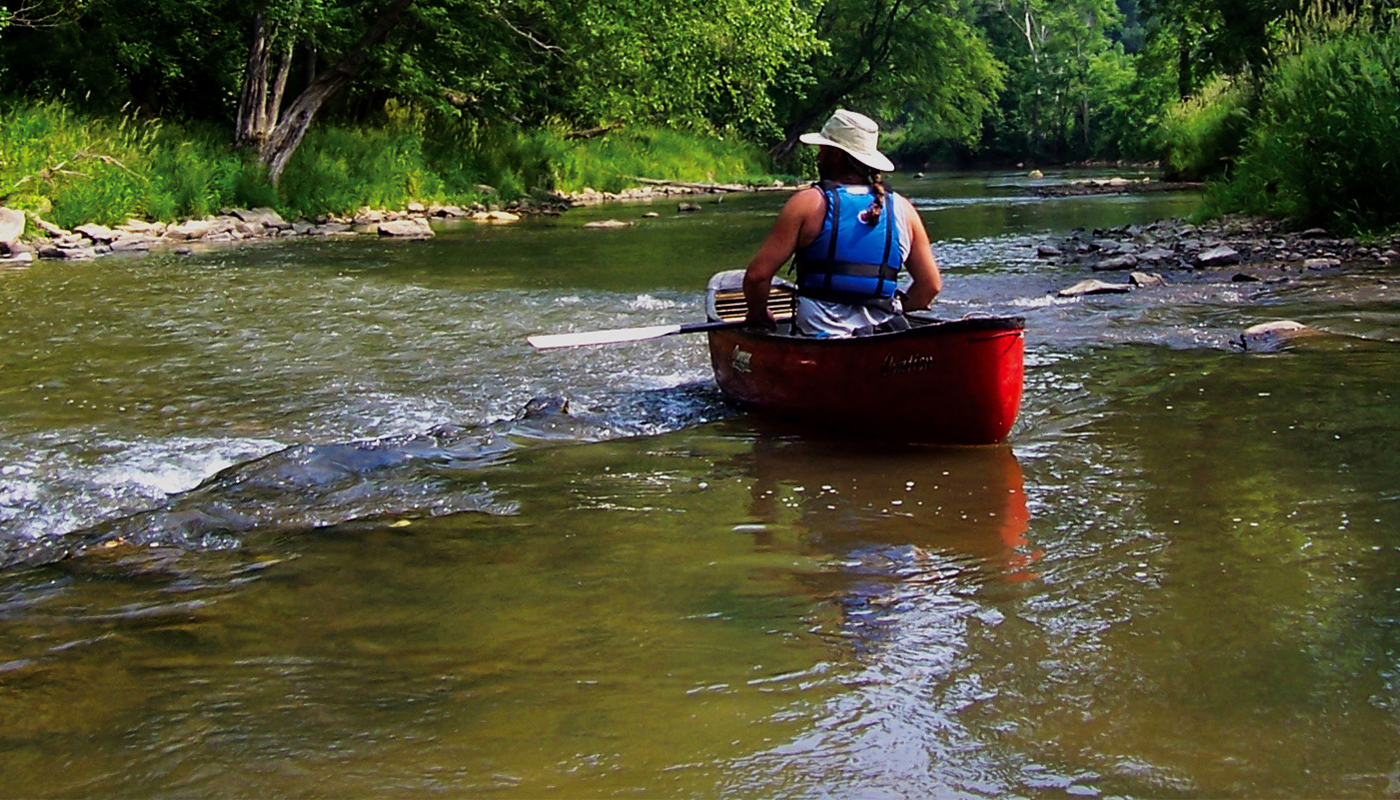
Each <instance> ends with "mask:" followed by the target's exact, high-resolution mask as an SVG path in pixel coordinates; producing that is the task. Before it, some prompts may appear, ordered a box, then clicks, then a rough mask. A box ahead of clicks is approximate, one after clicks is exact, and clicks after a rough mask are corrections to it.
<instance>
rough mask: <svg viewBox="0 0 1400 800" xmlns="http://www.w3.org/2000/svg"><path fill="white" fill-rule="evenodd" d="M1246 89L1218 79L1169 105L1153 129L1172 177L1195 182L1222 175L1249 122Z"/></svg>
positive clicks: (1249, 99)
mask: <svg viewBox="0 0 1400 800" xmlns="http://www.w3.org/2000/svg"><path fill="white" fill-rule="evenodd" d="M1250 102H1251V89H1250V87H1249V85H1247V84H1245V83H1243V82H1241V81H1238V80H1232V79H1230V78H1226V77H1218V78H1216V79H1215V80H1214V81H1212V82H1211V83H1210V84H1208V85H1207V86H1206V87H1205V88H1204V89H1202V90H1201V91H1200V92H1198V93H1197V94H1196V95H1194V96H1192V97H1188V98H1186V99H1185V100H1182V101H1180V102H1178V103H1175V104H1173V105H1172V106H1171V107H1170V108H1169V109H1168V110H1167V112H1166V114H1165V115H1164V117H1163V119H1162V122H1161V124H1160V125H1159V127H1158V129H1157V139H1158V142H1159V143H1160V144H1161V147H1162V150H1163V154H1164V155H1165V156H1166V160H1167V163H1168V164H1169V165H1170V166H1171V170H1172V173H1173V175H1174V176H1175V177H1180V178H1183V179H1185V180H1193V181H1199V180H1202V179H1204V178H1207V177H1213V176H1216V175H1221V174H1224V173H1226V172H1227V171H1228V169H1229V167H1230V165H1231V164H1233V163H1234V160H1235V157H1236V156H1237V155H1238V154H1239V150H1240V143H1241V142H1242V141H1243V140H1244V136H1245V131H1246V129H1247V127H1248V125H1249V121H1250V114H1249V110H1250Z"/></svg>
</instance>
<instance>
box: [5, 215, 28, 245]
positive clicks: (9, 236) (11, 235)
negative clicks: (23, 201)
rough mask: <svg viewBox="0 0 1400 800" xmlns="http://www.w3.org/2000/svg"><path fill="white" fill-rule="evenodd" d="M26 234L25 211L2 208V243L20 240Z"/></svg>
mask: <svg viewBox="0 0 1400 800" xmlns="http://www.w3.org/2000/svg"><path fill="white" fill-rule="evenodd" d="M22 235H24V212H23V211H16V210H14V209H13V208H0V244H11V243H13V242H18V241H19V237H20V236H22Z"/></svg>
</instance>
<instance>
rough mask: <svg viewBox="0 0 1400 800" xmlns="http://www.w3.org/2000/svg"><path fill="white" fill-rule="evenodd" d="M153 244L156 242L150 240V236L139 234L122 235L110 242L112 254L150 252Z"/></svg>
mask: <svg viewBox="0 0 1400 800" xmlns="http://www.w3.org/2000/svg"><path fill="white" fill-rule="evenodd" d="M155 242H156V240H155V239H153V238H151V237H150V236H142V235H141V234H124V235H122V236H118V237H117V238H115V239H113V240H112V252H114V253H130V252H137V251H141V250H150V249H151V246H152V245H154V244H155Z"/></svg>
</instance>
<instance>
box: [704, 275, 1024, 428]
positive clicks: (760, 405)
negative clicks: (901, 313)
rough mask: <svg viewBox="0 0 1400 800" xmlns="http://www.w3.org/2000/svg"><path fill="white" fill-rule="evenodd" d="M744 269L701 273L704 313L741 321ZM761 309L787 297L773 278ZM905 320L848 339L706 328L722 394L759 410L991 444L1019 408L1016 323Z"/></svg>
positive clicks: (1019, 323)
mask: <svg viewBox="0 0 1400 800" xmlns="http://www.w3.org/2000/svg"><path fill="white" fill-rule="evenodd" d="M742 282H743V272H742V271H739V270H731V271H728V272H721V273H719V274H717V275H715V276H714V277H713V278H711V279H710V285H709V288H708V290H707V291H706V309H707V312H708V314H709V318H710V319H712V320H731V319H742V318H743V316H744V306H743V283H742ZM770 300H771V302H770V306H777V308H775V314H774V316H776V317H778V318H779V319H783V318H784V316H790V315H791V312H790V310H788V312H787V314H786V315H782V314H779V313H777V311H778V310H779V309H780V308H782V307H783V306H786V307H787V309H790V307H791V303H792V294H791V284H789V283H787V282H785V281H775V283H774V293H773V297H772V298H771V299H770ZM909 321H910V322H911V323H912V325H913V327H912V328H911V329H910V330H907V331H901V332H897V333H880V334H875V335H872V336H861V337H856V338H851V339H813V338H807V337H796V336H792V335H790V334H789V333H788V332H787V329H788V326H787V325H780V326H779V328H778V330H777V331H776V332H768V331H757V330H752V329H726V330H715V331H710V332H709V337H710V360H711V362H712V363H713V365H714V369H715V380H716V381H717V382H718V383H719V387H720V389H721V390H722V391H723V392H724V394H725V395H726V396H727V397H729V398H730V399H731V400H734V401H735V402H738V403H740V404H741V405H746V406H749V407H752V408H755V409H757V410H759V411H762V412H766V413H769V414H773V415H775V416H779V417H786V418H790V419H794V420H799V421H802V422H804V423H808V424H814V425H818V426H821V427H826V428H832V429H838V430H847V431H850V432H852V433H859V434H860V435H861V436H867V437H880V438H887V439H901V440H904V441H911V442H942V443H949V444H993V443H995V442H999V441H1001V440H1002V439H1004V438H1006V435H1007V433H1008V432H1010V430H1011V425H1012V423H1014V422H1015V421H1016V414H1017V412H1018V411H1019V410H1020V407H1021V386H1022V380H1023V375H1024V362H1023V356H1024V347H1025V341H1024V340H1025V335H1024V329H1025V320H1023V319H1021V318H989V319H964V320H957V321H953V322H940V321H936V320H928V319H920V318H915V317H909Z"/></svg>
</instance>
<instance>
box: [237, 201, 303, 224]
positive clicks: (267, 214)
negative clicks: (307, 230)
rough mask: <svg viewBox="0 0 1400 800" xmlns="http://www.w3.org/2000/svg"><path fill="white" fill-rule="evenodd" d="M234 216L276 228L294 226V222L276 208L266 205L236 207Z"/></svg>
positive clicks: (251, 222)
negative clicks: (248, 207)
mask: <svg viewBox="0 0 1400 800" xmlns="http://www.w3.org/2000/svg"><path fill="white" fill-rule="evenodd" d="M233 216H235V217H237V218H238V219H239V220H241V221H242V222H246V223H249V224H254V225H262V226H264V227H268V228H276V229H277V230H285V229H287V228H290V227H292V223H290V222H288V221H286V220H285V219H282V215H281V214H278V213H277V211H276V210H274V209H271V208H267V207H265V206H260V207H258V208H253V209H247V208H235V209H234V210H233Z"/></svg>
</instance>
